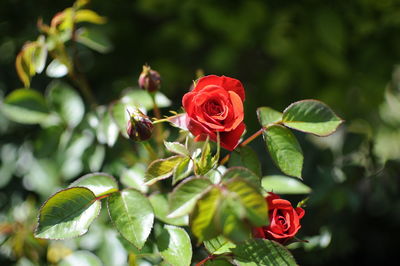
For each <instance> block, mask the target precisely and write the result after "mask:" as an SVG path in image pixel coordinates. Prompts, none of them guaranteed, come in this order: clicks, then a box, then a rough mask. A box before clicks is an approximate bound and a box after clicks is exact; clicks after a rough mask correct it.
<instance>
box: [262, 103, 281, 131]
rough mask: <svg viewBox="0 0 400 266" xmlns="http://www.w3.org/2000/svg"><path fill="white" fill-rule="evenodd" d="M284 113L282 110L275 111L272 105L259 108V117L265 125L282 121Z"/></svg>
mask: <svg viewBox="0 0 400 266" xmlns="http://www.w3.org/2000/svg"><path fill="white" fill-rule="evenodd" d="M282 115H283V114H282V113H281V112H278V111H275V110H274V109H272V108H270V107H259V108H257V118H258V121H259V122H260V124H261V126H263V127H266V126H268V125H270V124H272V123H276V122H279V121H281V120H282Z"/></svg>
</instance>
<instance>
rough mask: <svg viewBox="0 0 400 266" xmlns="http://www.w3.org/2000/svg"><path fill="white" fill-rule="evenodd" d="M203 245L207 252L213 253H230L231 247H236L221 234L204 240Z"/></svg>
mask: <svg viewBox="0 0 400 266" xmlns="http://www.w3.org/2000/svg"><path fill="white" fill-rule="evenodd" d="M204 246H205V248H206V249H207V250H208V252H209V253H211V254H214V255H220V254H224V253H230V252H231V249H233V248H235V247H236V245H235V244H234V243H232V242H231V241H229V240H228V239H226V238H225V237H223V236H218V237H216V238H213V239H210V240H207V241H204Z"/></svg>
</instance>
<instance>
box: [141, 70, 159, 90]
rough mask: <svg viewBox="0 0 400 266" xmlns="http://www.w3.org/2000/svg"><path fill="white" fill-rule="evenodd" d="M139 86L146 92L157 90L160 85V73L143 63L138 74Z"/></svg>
mask: <svg viewBox="0 0 400 266" xmlns="http://www.w3.org/2000/svg"><path fill="white" fill-rule="evenodd" d="M138 83H139V87H140V88H142V89H143V90H146V91H148V92H154V91H158V90H159V89H160V87H161V77H160V74H159V73H158V72H157V71H155V70H152V69H151V68H150V66H148V65H144V66H143V71H142V73H141V74H140V76H139V80H138Z"/></svg>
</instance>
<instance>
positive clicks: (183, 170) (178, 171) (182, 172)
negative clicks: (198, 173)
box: [172, 157, 194, 185]
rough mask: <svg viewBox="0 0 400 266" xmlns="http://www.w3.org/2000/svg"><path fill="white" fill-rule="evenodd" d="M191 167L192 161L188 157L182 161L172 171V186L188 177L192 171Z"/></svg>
mask: <svg viewBox="0 0 400 266" xmlns="http://www.w3.org/2000/svg"><path fill="white" fill-rule="evenodd" d="M193 165H194V164H193V161H192V159H190V158H189V157H186V158H185V159H183V160H182V161H181V162H180V163H179V164H178V165H177V166H176V168H175V170H174V174H173V176H172V185H175V184H176V183H177V182H178V181H180V180H182V179H184V178H186V177H188V176H189V175H190V173H191V172H192V171H193Z"/></svg>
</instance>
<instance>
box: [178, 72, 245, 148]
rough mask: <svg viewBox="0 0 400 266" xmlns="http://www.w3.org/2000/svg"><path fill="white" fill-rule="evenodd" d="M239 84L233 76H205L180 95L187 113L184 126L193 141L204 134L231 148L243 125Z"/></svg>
mask: <svg viewBox="0 0 400 266" xmlns="http://www.w3.org/2000/svg"><path fill="white" fill-rule="evenodd" d="M244 99H245V93H244V88H243V85H242V83H241V82H240V81H239V80H237V79H234V78H229V77H225V76H221V77H219V76H215V75H209V76H205V77H202V78H200V79H199V80H198V81H197V84H196V86H195V87H194V89H193V90H192V91H190V92H188V93H186V94H185V95H184V96H183V99H182V105H183V108H184V109H185V111H186V114H187V128H188V129H189V131H190V132H191V133H192V134H193V135H194V136H196V138H195V140H196V141H201V140H205V139H206V138H207V136H209V137H210V139H211V140H213V141H217V132H219V135H220V141H221V146H222V147H223V148H225V149H227V150H230V151H232V150H234V149H235V148H236V146H237V145H238V143H239V139H240V137H241V136H242V134H243V132H244V130H245V128H246V126H245V124H244V123H243V117H244V113H243V101H244Z"/></svg>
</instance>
